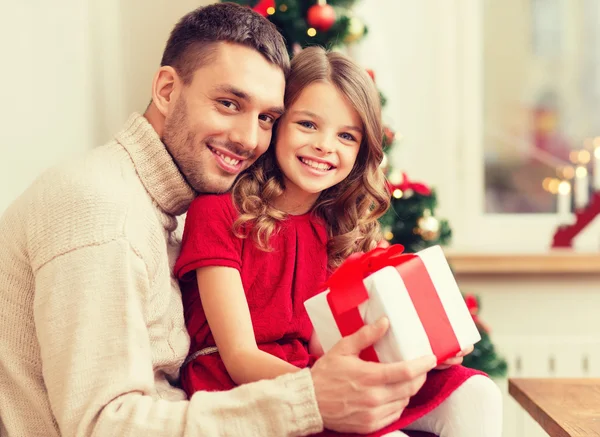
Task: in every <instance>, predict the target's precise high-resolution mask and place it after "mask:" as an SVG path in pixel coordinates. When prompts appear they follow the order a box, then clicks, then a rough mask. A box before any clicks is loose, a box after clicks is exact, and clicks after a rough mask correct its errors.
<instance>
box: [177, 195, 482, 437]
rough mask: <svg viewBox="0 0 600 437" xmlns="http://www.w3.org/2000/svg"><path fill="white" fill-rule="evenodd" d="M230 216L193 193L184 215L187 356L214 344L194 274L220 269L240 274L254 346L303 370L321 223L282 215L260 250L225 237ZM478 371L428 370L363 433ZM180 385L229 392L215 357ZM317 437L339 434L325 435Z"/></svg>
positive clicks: (218, 199) (192, 368)
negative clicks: (406, 397) (307, 304)
mask: <svg viewBox="0 0 600 437" xmlns="http://www.w3.org/2000/svg"><path fill="white" fill-rule="evenodd" d="M237 216H238V212H237V211H236V209H235V206H234V205H233V202H232V198H231V195H230V194H221V195H203V196H199V197H197V198H196V199H195V200H194V202H192V205H191V206H190V209H189V211H188V214H187V218H186V223H185V229H184V234H183V240H182V248H181V254H180V256H179V259H178V260H177V262H176V264H175V275H176V276H177V277H178V278H179V279H180V283H181V292H182V298H183V305H184V314H185V322H186V327H187V329H188V332H189V333H190V337H191V345H190V355H193V354H194V353H196V352H198V351H200V350H202V349H205V348H207V347H214V346H215V341H214V338H213V336H212V334H211V332H210V327H209V325H208V323H207V321H206V316H205V314H204V311H203V309H202V304H201V301H200V295H199V293H198V287H197V283H196V275H195V270H196V269H197V268H200V267H206V266H226V267H232V268H235V269H237V270H239V272H240V275H241V278H242V284H243V286H244V290H245V292H246V299H247V301H248V307H249V308H250V315H251V318H252V324H253V327H254V335H255V338H256V342H257V344H258V347H259V348H260V349H261V350H263V351H265V352H268V353H270V354H272V355H275V356H277V357H279V358H281V359H283V360H285V361H287V362H289V363H291V364H293V365H295V366H297V367H307V366H310V365H311V364H312V363H313V362H314V357H312V356H311V355H310V354H309V353H308V341H309V339H310V336H311V334H312V326H311V323H310V319H309V318H308V315H307V313H306V310H305V309H304V301H305V300H306V299H308V298H309V297H312V296H313V295H314V294H315V293H316V292H318V291H320V289H321V287H322V285H323V283H324V281H325V280H326V278H327V232H326V229H325V226H324V224H323V223H322V221H321V220H320V219H318V218H316V217H314V216H313V215H311V214H304V215H300V216H290V217H289V218H288V219H286V220H285V221H284V222H283V223H281V224H280V225H279V227H278V228H277V231H276V232H275V233H274V234H273V236H272V238H271V241H270V244H271V248H272V251H270V252H264V251H261V250H260V249H258V248H257V247H256V245H255V244H254V242H253V240H252V238H246V239H240V238H237V237H236V236H235V235H234V234H233V230H232V229H233V222H234V221H235V219H236V218H237ZM479 373H480V372H477V371H475V370H471V369H468V368H465V367H463V366H453V367H451V368H450V369H448V370H444V371H432V372H430V373H429V375H428V377H427V381H426V382H425V385H424V386H423V388H422V389H421V390H420V391H419V393H417V395H415V396H414V397H412V398H411V401H410V404H409V405H408V407H407V408H406V409H405V410H404V412H403V414H402V417H401V418H400V419H399V420H398V421H397V422H395V423H393V424H392V425H390V426H388V427H386V428H384V429H382V430H380V431H378V432H376V433H373V434H370V435H371V436H372V437H375V436H381V435H384V434H386V433H389V432H391V431H394V430H398V429H401V428H403V427H404V426H406V425H408V424H410V423H412V422H413V421H414V420H416V419H418V418H419V417H421V416H423V415H424V414H426V413H428V412H430V411H431V410H433V409H434V408H435V407H437V406H438V405H439V404H440V403H441V402H442V401H444V400H445V399H446V398H447V397H448V396H449V395H450V394H451V393H452V392H453V391H454V390H455V389H456V388H458V387H459V386H460V385H461V384H462V383H463V382H464V381H465V380H467V379H468V378H469V377H471V376H472V375H475V374H479ZM181 382H182V386H183V389H184V390H185V391H186V392H187V394H188V395H189V396H191V395H192V394H193V393H195V392H196V391H198V390H208V391H221V390H228V389H231V388H233V387H235V383H234V382H233V381H232V380H231V378H230V377H229V374H228V373H227V370H226V368H225V365H224V364H223V361H222V360H221V358H220V356H219V354H218V352H216V353H210V354H207V355H200V356H197V357H196V358H194V359H193V360H191V361H190V362H189V363H187V364H185V365H184V366H183V367H182V369H181ZM320 435H322V436H326V435H331V436H337V437H339V436H340V434H339V433H335V432H332V431H327V430H326V431H324V432H323V433H322V434H320Z"/></svg>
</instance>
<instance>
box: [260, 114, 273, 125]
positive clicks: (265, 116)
mask: <svg viewBox="0 0 600 437" xmlns="http://www.w3.org/2000/svg"><path fill="white" fill-rule="evenodd" d="M258 118H259V119H260V120H262V121H266V122H267V123H275V118H273V117H271V116H270V115H268V114H262V115H259V116H258Z"/></svg>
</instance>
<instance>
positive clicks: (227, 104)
mask: <svg viewBox="0 0 600 437" xmlns="http://www.w3.org/2000/svg"><path fill="white" fill-rule="evenodd" d="M219 103H220V104H221V105H223V106H224V107H226V108H227V109H235V108H236V107H235V103H233V102H231V101H229V100H219Z"/></svg>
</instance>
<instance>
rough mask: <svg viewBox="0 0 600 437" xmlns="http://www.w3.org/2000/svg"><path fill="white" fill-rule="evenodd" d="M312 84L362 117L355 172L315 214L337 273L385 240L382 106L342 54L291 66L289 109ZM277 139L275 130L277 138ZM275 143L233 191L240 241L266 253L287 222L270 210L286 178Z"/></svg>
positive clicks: (317, 53) (312, 50) (314, 52)
mask: <svg viewBox="0 0 600 437" xmlns="http://www.w3.org/2000/svg"><path fill="white" fill-rule="evenodd" d="M314 82H325V83H330V84H332V85H334V86H335V87H337V89H338V90H339V91H340V92H341V93H342V94H343V95H344V96H346V98H347V99H348V101H349V102H350V104H351V105H352V106H353V107H354V109H355V110H356V112H357V113H358V114H359V116H360V119H361V121H362V127H363V139H362V143H361V145H360V149H359V152H358V156H357V158H356V162H355V164H354V167H353V169H352V171H351V172H350V174H349V175H348V177H347V178H346V179H345V180H343V181H342V182H340V183H339V184H337V185H335V186H333V187H331V188H328V189H327V190H325V191H323V192H322V193H321V194H320V196H319V198H318V199H317V201H316V203H315V205H314V206H313V209H312V212H313V214H315V215H316V216H317V217H320V218H322V219H323V220H324V222H325V223H326V226H327V230H328V234H329V241H328V243H327V249H328V254H329V268H330V269H334V268H336V267H338V266H339V265H340V264H341V263H342V262H343V261H344V260H345V259H346V258H347V257H348V256H349V255H351V254H352V253H355V252H358V251H363V252H366V251H368V250H370V249H373V248H374V247H375V246H376V245H377V243H378V242H379V241H380V240H381V230H380V226H379V222H378V221H377V219H378V218H379V217H381V216H382V215H383V214H384V213H385V212H386V211H387V209H388V208H389V206H390V196H389V193H388V192H387V190H386V188H385V178H384V175H383V172H382V171H381V169H380V168H379V165H380V163H381V160H382V159H383V148H382V140H383V127H382V123H381V103H380V98H379V93H378V91H377V89H376V87H375V85H374V83H373V80H372V79H371V78H370V76H369V75H368V74H367V72H366V71H365V70H364V69H363V68H361V67H359V66H358V65H356V64H355V63H354V62H352V61H351V60H350V59H349V58H347V57H346V56H344V55H342V54H340V53H336V52H328V51H326V50H324V49H323V48H321V47H309V48H306V49H304V50H302V51H301V52H300V53H298V54H297V55H296V56H294V59H293V60H292V68H291V72H290V74H289V75H288V77H287V85H286V91H285V106H286V108H289V107H290V106H291V105H292V104H293V103H294V102H295V101H296V100H297V99H298V96H299V95H300V93H301V92H302V90H303V89H305V88H306V87H307V86H309V85H310V84H312V83H314ZM284 117H285V115H284ZM276 134H277V128H275V135H274V137H275V136H276ZM275 143H276V141H274V140H272V141H271V146H270V147H269V150H268V151H267V152H266V153H265V154H264V155H263V156H261V157H260V158H259V159H258V160H257V162H256V163H255V164H254V166H252V167H251V168H250V170H248V171H247V172H246V173H244V174H242V175H241V176H240V178H239V179H238V180H237V181H236V183H235V185H234V187H233V191H232V194H233V200H234V203H235V205H236V207H237V208H238V210H239V211H240V216H239V218H238V219H237V220H236V222H235V224H234V230H235V233H236V235H237V236H238V237H241V238H245V237H247V236H249V235H251V236H252V237H253V239H254V241H255V242H256V244H257V245H258V247H259V248H261V249H262V250H266V251H267V250H269V238H270V237H271V235H272V234H273V232H274V231H275V229H276V225H277V222H278V221H281V220H283V219H285V218H286V216H287V214H286V213H284V212H283V211H281V210H278V209H277V208H275V207H274V206H273V205H272V201H273V199H275V198H277V197H278V196H279V195H281V194H282V193H283V190H284V182H283V176H282V174H281V170H280V169H279V167H278V165H277V162H276V159H275Z"/></svg>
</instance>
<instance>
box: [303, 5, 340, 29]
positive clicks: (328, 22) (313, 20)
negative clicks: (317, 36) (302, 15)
mask: <svg viewBox="0 0 600 437" xmlns="http://www.w3.org/2000/svg"><path fill="white" fill-rule="evenodd" d="M306 22H307V23H308V25H309V26H310V27H314V28H315V29H317V30H319V31H321V32H327V31H328V30H329V29H331V26H333V23H335V10H334V9H333V7H332V6H331V5H328V4H327V3H326V2H324V1H319V4H316V5H314V6H311V7H310V8H308V13H307V14H306Z"/></svg>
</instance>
